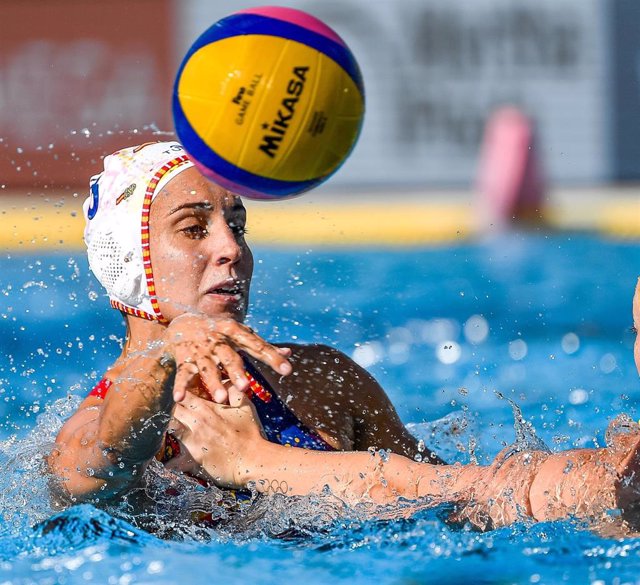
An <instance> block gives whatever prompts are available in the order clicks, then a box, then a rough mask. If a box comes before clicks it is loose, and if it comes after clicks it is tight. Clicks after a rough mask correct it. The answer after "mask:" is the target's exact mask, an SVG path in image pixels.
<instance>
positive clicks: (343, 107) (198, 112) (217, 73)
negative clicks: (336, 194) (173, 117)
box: [178, 35, 363, 181]
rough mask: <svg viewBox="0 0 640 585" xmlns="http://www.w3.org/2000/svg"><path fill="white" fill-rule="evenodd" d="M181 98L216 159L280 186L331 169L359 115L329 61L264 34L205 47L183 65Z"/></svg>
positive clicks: (356, 101)
mask: <svg viewBox="0 0 640 585" xmlns="http://www.w3.org/2000/svg"><path fill="white" fill-rule="evenodd" d="M230 55H232V56H233V64H232V65H230V62H229V56H230ZM257 55H259V58H257ZM265 64H273V65H272V67H271V68H269V67H266V66H265ZM178 93H179V94H180V97H181V101H182V105H183V109H184V113H185V115H186V117H187V119H188V121H189V122H190V124H191V125H192V126H193V128H194V129H195V130H196V132H198V134H199V135H200V136H201V137H202V138H203V140H204V141H205V142H206V144H207V145H208V146H209V147H210V148H211V149H213V150H214V151H215V152H216V153H217V154H218V155H220V156H221V157H223V158H224V159H226V160H227V161H229V162H231V163H232V164H235V165H238V166H240V167H242V168H243V169H245V170H247V171H249V172H251V173H255V174H257V175H261V176H264V177H268V178H272V179H278V180H283V181H305V180H309V179H314V178H316V177H318V176H319V174H320V173H322V174H326V173H327V172H330V171H331V170H333V168H334V167H335V166H337V165H338V164H340V162H341V161H342V160H343V159H344V157H345V156H346V155H347V154H348V152H349V150H350V149H351V147H352V143H353V139H352V137H353V135H354V133H355V132H356V129H357V127H358V126H359V124H360V122H361V117H362V113H363V101H362V97H361V95H360V92H359V91H358V88H357V87H356V85H355V83H354V82H353V80H352V79H351V78H350V77H349V75H347V73H346V72H345V71H344V70H343V69H342V68H341V67H340V66H339V65H337V64H336V63H335V62H334V61H333V60H331V59H329V58H328V57H327V56H325V55H323V54H321V53H319V52H318V51H316V50H315V49H313V48H310V47H307V46H306V45H303V44H301V43H297V42H295V41H291V40H287V39H282V38H279V37H270V36H266V35H244V36H239V37H231V38H228V39H223V40H221V41H218V42H217V43H214V44H211V45H207V46H205V47H202V48H201V49H199V50H198V51H197V52H196V53H195V54H194V55H193V56H192V57H191V59H190V61H189V63H188V64H187V65H186V66H185V68H184V70H183V72H182V76H181V78H180V82H179V85H178ZM207 102H208V103H209V108H208V109H207ZM349 119H351V120H349ZM345 125H346V126H348V127H347V128H345ZM337 127H340V130H341V131H340V133H339V134H337V133H336V132H335V131H334V130H335V129H336V128H337ZM341 137H344V139H342V140H341Z"/></svg>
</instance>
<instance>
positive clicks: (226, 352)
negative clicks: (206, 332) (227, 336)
mask: <svg viewBox="0 0 640 585" xmlns="http://www.w3.org/2000/svg"><path fill="white" fill-rule="evenodd" d="M215 358H217V359H218V360H219V364H220V365H221V366H222V368H223V369H224V370H225V372H227V376H229V380H230V381H231V384H233V386H234V387H235V388H236V389H237V390H239V391H240V392H244V391H246V390H247V389H248V388H249V380H248V379H247V375H246V374H245V371H244V362H243V361H242V358H241V357H240V356H239V355H238V353H237V352H236V351H235V350H234V349H232V348H231V347H229V346H228V345H224V344H217V345H216V348H215Z"/></svg>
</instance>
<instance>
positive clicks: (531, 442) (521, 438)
mask: <svg viewBox="0 0 640 585" xmlns="http://www.w3.org/2000/svg"><path fill="white" fill-rule="evenodd" d="M496 395H497V396H498V398H500V399H502V400H506V401H507V402H508V403H509V404H510V405H511V408H512V410H513V428H514V429H515V431H516V440H515V441H514V442H513V443H512V444H511V445H509V447H507V448H506V449H505V450H504V457H503V458H504V459H507V458H508V457H511V456H512V455H515V454H516V453H524V452H527V451H542V452H544V453H551V449H549V447H548V446H547V444H546V443H545V442H544V441H543V440H542V439H541V438H540V437H538V435H537V434H536V431H535V429H534V427H533V425H532V424H531V423H530V422H529V421H527V420H525V418H524V416H522V410H521V409H520V407H519V406H518V405H517V404H516V403H515V402H514V401H513V400H511V398H506V397H505V396H504V395H503V394H501V393H500V392H496Z"/></svg>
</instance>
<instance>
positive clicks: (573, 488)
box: [176, 396, 640, 528]
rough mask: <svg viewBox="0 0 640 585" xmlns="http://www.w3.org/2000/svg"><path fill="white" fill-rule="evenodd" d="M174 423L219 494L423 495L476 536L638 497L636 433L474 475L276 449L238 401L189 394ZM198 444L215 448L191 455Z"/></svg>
mask: <svg viewBox="0 0 640 585" xmlns="http://www.w3.org/2000/svg"><path fill="white" fill-rule="evenodd" d="M176 417H177V418H178V419H179V420H180V422H182V423H183V424H184V428H185V429H186V430H185V431H184V434H183V436H182V437H181V439H182V441H183V442H184V443H185V445H186V446H187V448H188V449H189V450H190V452H191V454H192V456H193V457H194V459H195V460H196V461H197V462H198V463H200V464H201V465H202V466H203V468H204V470H205V471H206V472H207V473H208V474H209V475H210V476H211V478H212V479H213V480H214V481H216V482H217V483H219V484H221V485H226V486H232V487H246V486H247V485H248V484H249V483H252V484H254V485H255V486H256V487H257V489H258V490H259V491H264V492H270V491H272V490H274V489H276V490H278V491H281V492H282V493H287V494H291V495H306V494H313V493H320V492H321V491H322V490H323V488H324V486H328V487H329V488H330V489H331V491H332V492H333V493H334V494H336V495H339V496H341V497H342V498H344V499H345V501H347V502H349V503H352V504H353V503H357V502H360V501H363V500H369V501H373V502H375V503H378V504H389V503H393V502H395V501H397V500H398V498H401V497H403V498H409V499H415V498H417V497H430V498H431V500H432V502H433V503H434V504H436V503H440V502H451V503H456V504H460V513H459V514H458V518H459V519H460V520H468V521H470V522H471V523H472V524H473V525H475V526H477V527H480V528H490V527H496V526H502V525H506V524H509V523H511V522H514V521H516V520H518V519H522V518H523V517H530V518H533V519H536V520H553V519H559V518H567V517H569V516H572V515H576V516H581V517H585V516H594V515H598V514H601V513H603V512H605V511H606V510H608V509H611V508H614V507H620V508H621V509H623V512H624V513H627V512H628V511H629V510H631V509H632V507H633V504H632V503H633V502H634V501H635V500H637V499H638V497H637V496H638V494H637V486H638V482H640V473H638V471H639V459H640V456H639V453H640V432H638V429H637V428H636V429H635V430H634V432H633V433H630V434H629V435H628V436H626V437H625V438H624V440H619V441H618V443H617V444H616V445H614V447H612V448H606V449H579V450H569V451H565V452H562V453H556V454H548V453H544V452H540V451H535V452H522V453H517V454H516V455H513V456H511V457H509V458H507V459H505V458H504V457H502V456H499V457H498V458H497V459H496V461H495V462H494V463H493V464H492V465H491V466H488V467H480V466H474V465H468V466H461V465H431V464H424V463H416V462H414V461H411V460H409V459H407V458H405V457H402V456H399V455H393V454H392V455H389V457H388V458H385V459H384V460H383V459H381V458H380V456H379V455H375V456H374V455H371V454H369V453H363V452H339V453H328V452H321V451H309V450H305V449H298V448H291V447H283V446H281V445H277V444H273V443H269V442H268V441H266V440H265V439H263V438H262V437H261V435H260V432H259V429H258V427H257V425H256V422H255V415H254V411H253V409H252V408H251V405H250V404H249V403H248V402H246V403H245V404H243V405H241V406H240V407H239V408H232V407H229V406H221V405H217V404H213V403H211V402H208V401H206V400H203V399H201V398H199V397H196V396H190V397H189V399H188V400H185V401H184V402H183V403H181V404H180V405H179V406H178V408H177V409H176ZM199 445H212V446H213V445H215V448H207V449H201V450H198V448H197V446H199Z"/></svg>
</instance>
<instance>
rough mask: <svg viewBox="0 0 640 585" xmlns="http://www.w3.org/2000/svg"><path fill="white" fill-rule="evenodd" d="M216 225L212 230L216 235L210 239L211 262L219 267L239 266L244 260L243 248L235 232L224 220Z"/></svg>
mask: <svg viewBox="0 0 640 585" xmlns="http://www.w3.org/2000/svg"><path fill="white" fill-rule="evenodd" d="M216 223H217V225H216V226H214V227H213V228H212V229H213V230H214V231H215V233H214V234H213V237H209V245H210V248H211V260H212V261H213V262H214V263H215V264H216V265H217V266H222V265H223V264H237V263H238V262H239V261H240V259H241V258H242V246H241V245H240V244H239V243H238V238H237V236H236V234H235V232H234V231H233V229H232V228H231V227H230V226H229V225H228V224H227V222H226V221H225V220H224V218H221V221H219V222H216Z"/></svg>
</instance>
